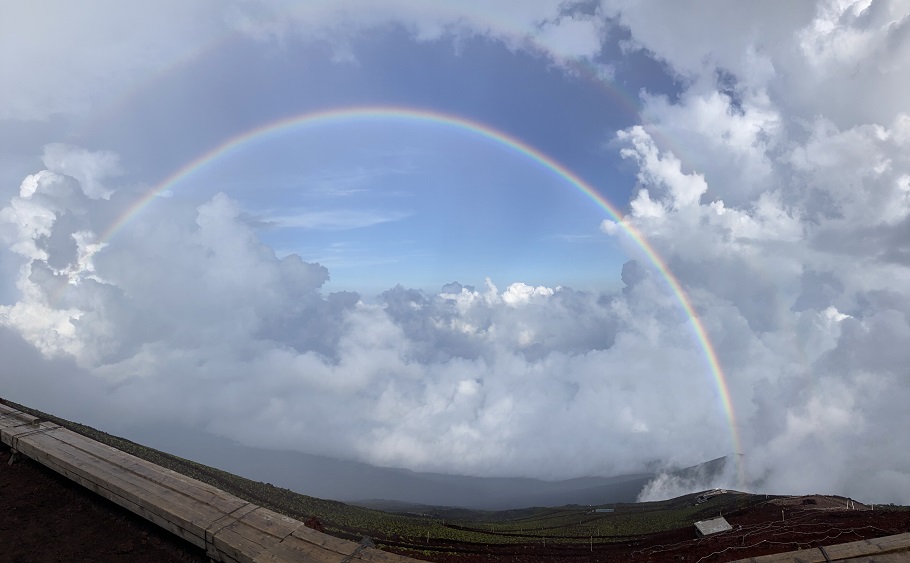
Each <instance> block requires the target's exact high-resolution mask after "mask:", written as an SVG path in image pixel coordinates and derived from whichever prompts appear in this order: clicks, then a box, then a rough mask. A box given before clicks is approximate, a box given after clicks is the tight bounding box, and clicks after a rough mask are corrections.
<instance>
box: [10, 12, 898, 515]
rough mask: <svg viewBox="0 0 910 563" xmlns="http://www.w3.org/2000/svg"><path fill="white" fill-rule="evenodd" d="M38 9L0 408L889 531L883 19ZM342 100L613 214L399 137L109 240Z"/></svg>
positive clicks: (283, 149)
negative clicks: (623, 487) (768, 504)
mask: <svg viewBox="0 0 910 563" xmlns="http://www.w3.org/2000/svg"><path fill="white" fill-rule="evenodd" d="M52 4H53V8H52V9H50V8H47V7H45V6H44V5H42V6H38V7H36V6H37V5H35V4H33V3H7V4H6V5H4V7H3V10H4V13H3V17H2V18H0V52H3V53H15V54H16V55H15V56H11V57H5V58H0V83H2V84H3V85H4V88H2V89H0V243H2V244H0V352H2V357H3V358H4V360H5V362H6V363H7V364H8V365H9V366H12V367H10V368H8V370H7V371H2V369H0V396H4V397H8V398H11V399H14V400H17V401H20V402H23V403H26V404H29V405H31V406H34V407H36V408H41V409H44V410H47V411H51V412H54V413H55V414H59V415H62V416H68V417H70V418H73V419H76V420H80V421H82V422H85V423H88V424H92V425H94V426H97V427H99V428H104V429H106V430H109V431H112V432H114V433H117V434H119V435H125V436H130V435H142V436H148V435H160V436H161V437H162V440H166V438H167V436H168V435H169V433H170V432H171V430H165V427H166V428H168V429H172V428H174V427H175V426H177V427H185V428H187V429H188V430H192V431H193V432H192V435H194V436H205V435H217V436H221V437H229V438H230V439H232V440H236V441H238V442H240V443H242V444H244V445H255V446H257V447H266V448H272V449H279V450H280V449H286V450H287V449H289V450H299V451H303V452H307V453H313V454H318V455H328V456H334V457H337V458H342V459H348V460H356V461H360V462H365V463H370V464H374V465H382V466H389V467H400V468H407V469H411V470H418V471H422V470H426V471H439V472H445V473H454V474H462V475H482V476H494V475H495V476H526V477H538V478H545V479H561V478H572V477H579V476H584V475H606V476H609V475H617V474H622V473H634V472H639V471H643V470H649V471H650V470H652V469H653V468H654V467H674V466H676V467H679V466H687V465H692V464H695V463H699V462H702V461H704V460H707V459H713V458H716V457H718V456H722V455H726V454H729V453H732V452H734V451H736V452H737V453H741V454H743V455H742V456H739V457H738V458H737V459H739V460H740V466H739V467H738V468H736V469H738V471H733V472H728V474H725V475H723V476H720V477H719V478H718V479H717V480H715V481H712V482H710V483H707V482H706V483H691V482H689V483H687V482H678V481H674V480H672V479H669V480H666V479H665V480H657V481H655V482H653V483H652V484H650V485H649V486H648V487H646V489H645V490H643V491H642V495H641V497H642V498H659V497H666V496H668V495H672V494H677V493H681V492H686V491H689V490H695V489H704V488H709V487H731V488H744V489H750V490H756V491H764V492H770V493H784V494H789V493H800V494H802V493H806V492H815V493H832V494H833V493H836V494H844V495H847V496H852V497H853V498H858V499H862V500H864V501H874V502H904V503H907V502H910V498H908V497H907V491H910V444H908V443H907V440H910V436H908V435H900V434H899V435H896V436H894V438H893V440H890V441H887V442H886V441H883V440H881V436H882V435H888V436H892V435H894V429H895V428H906V427H910V412H908V410H907V408H906V406H907V404H908V403H910V385H908V383H907V381H908V379H907V375H908V374H907V366H908V365H910V356H908V354H910V348H908V347H907V346H906V345H905V344H906V342H907V340H908V339H910V292H908V291H910V290H908V288H910V267H908V266H910V259H908V257H910V156H908V155H910V114H908V111H907V105H906V96H905V95H904V92H906V91H907V90H908V88H910V41H908V40H907V37H910V23H908V22H910V17H908V15H910V4H908V2H907V0H888V1H881V2H869V1H868V0H816V1H813V2H793V3H774V4H769V3H757V2H723V3H718V2H713V1H711V0H703V1H697V2H693V3H686V4H682V3H678V2H669V1H667V2H662V1H654V2H637V1H635V2H627V1H624V0H598V1H591V2H564V1H560V0H521V1H519V0H497V1H496V2H487V1H477V2H475V1H473V0H464V1H463V2H458V3H455V2H415V1H410V0H388V1H387V2H383V3H381V4H377V3H374V2H366V1H363V0H339V1H337V2H310V1H308V2H286V1H284V0H258V1H256V2H248V1H239V0H238V1H234V0H228V1H222V0H218V1H216V0H199V1H198V2H193V3H187V2H183V1H182V0H160V1H159V2H156V3H142V2H134V3H129V4H126V3H122V2H119V1H116V0H92V1H91V2H88V3H78V4H77V3H71V2H65V1H63V0H60V1H59V2H53V3H52ZM49 14H51V15H49ZM363 105H371V106H373V105H375V106H399V107H405V108H416V109H419V110H423V111H433V112H440V113H444V114H447V115H452V116H457V117H460V118H463V119H468V120H472V121H473V122H476V123H479V124H481V125H482V126H484V127H488V128H492V129H494V130H496V131H500V132H501V133H502V134H504V135H508V136H510V137H512V138H515V139H518V140H519V141H520V142H522V143H525V144H527V145H528V146H530V147H533V148H534V149H535V150H539V151H541V153H542V154H544V155H546V156H547V157H549V158H552V159H554V160H555V161H557V162H558V163H560V164H561V165H562V166H565V167H566V169H567V170H569V171H571V173H573V174H575V175H577V176H578V177H580V178H582V179H583V180H584V181H585V182H587V183H588V184H589V185H590V186H593V188H594V189H595V190H596V192H597V193H598V194H600V195H601V196H603V197H605V198H606V199H607V200H609V201H610V202H612V204H613V205H615V207H616V208H617V210H618V212H619V216H620V217H619V220H618V221H616V220H614V219H615V218H611V217H609V216H608V215H607V214H606V212H605V211H604V210H603V209H602V208H600V207H598V205H596V204H595V202H594V201H593V200H592V199H590V198H589V197H587V196H585V195H584V194H583V193H581V191H580V190H578V189H576V188H575V187H573V186H572V185H570V184H568V183H567V182H566V181H565V179H563V178H560V177H559V176H558V175H556V174H554V173H553V172H552V171H551V170H548V169H547V168H545V167H543V166H542V165H541V164H540V163H539V162H536V161H535V160H534V159H531V158H529V157H528V156H527V155H523V154H521V153H520V152H519V151H515V150H513V149H510V148H508V147H507V146H506V145H504V144H501V143H497V142H494V141H493V140H492V139H491V138H490V137H489V136H483V135H478V134H473V133H471V132H470V131H469V130H467V129H465V128H458V127H450V126H446V125H443V124H440V123H438V122H432V121H417V120H404V119H397V118H389V119H370V120H369V121H356V120H342V121H338V122H320V123H318V124H309V125H307V126H300V127H291V128H286V129H282V130H281V131H279V132H275V133H274V134H272V135H268V136H263V137H260V138H257V139H256V140H255V142H250V143H246V144H244V145H242V146H240V147H238V148H236V149H235V150H233V151H230V152H228V153H226V154H225V156H224V157H223V158H219V159H214V160H212V161H211V162H210V163H209V164H208V165H206V166H204V167H200V168H199V169H197V170H195V171H194V172H193V173H192V174H189V175H186V176H185V177H184V178H183V179H182V180H181V181H180V182H178V183H176V184H174V185H172V186H170V187H169V189H168V190H167V191H165V192H164V193H162V194H161V196H160V197H156V198H154V200H153V201H152V202H151V203H149V204H148V205H146V206H145V207H144V208H142V209H141V211H140V212H139V213H136V214H135V215H134V216H133V217H132V219H131V220H130V221H128V222H127V223H126V224H125V225H124V226H123V227H122V228H121V229H119V230H118V231H117V232H116V233H115V235H114V236H113V237H111V238H109V239H106V240H102V237H103V234H104V233H105V232H107V231H108V229H109V227H110V225H111V224H112V223H113V222H114V221H116V220H117V218H118V217H122V216H123V215H124V214H125V213H128V212H129V210H130V209H132V208H133V206H134V205H135V204H136V202H137V201H140V199H141V198H142V196H143V195H144V194H147V193H148V192H149V190H150V189H152V188H153V187H155V186H157V185H158V184H159V183H161V182H162V181H163V180H164V179H165V178H168V177H170V176H171V175H172V174H173V173H174V172H175V171H176V170H179V169H180V168H181V167H183V166H184V165H186V164H187V163H190V162H194V161H195V160H196V159H198V158H199V157H200V156H201V155H203V154H206V153H207V152H208V151H210V150H212V149H213V148H215V147H218V146H219V145H221V144H222V143H224V142H226V141H228V140H230V139H232V138H235V137H236V136H238V135H241V134H243V133H244V132H247V131H250V130H253V129H256V128H258V127H262V126H264V125H265V124H268V123H272V122H274V121H276V120H280V119H285V118H288V117H290V116H295V115H301V114H304V113H307V112H318V111H325V110H329V109H334V108H343V107H351V106H363ZM626 228H628V229H631V230H633V231H634V232H636V233H638V234H639V235H640V237H641V240H643V241H645V242H644V243H645V244H647V245H648V246H649V247H650V248H651V249H652V250H653V253H654V256H656V257H657V261H658V262H660V263H661V264H662V266H660V267H658V264H656V263H654V262H653V261H652V260H650V259H649V258H648V257H647V256H646V255H645V253H643V251H642V247H641V245H640V244H638V243H637V242H636V241H635V240H634V238H633V237H630V236H628V235H627V234H626V233H627V232H628V231H627V229H626ZM670 279H672V280H674V283H673V284H672V285H671V284H670V283H669V282H670ZM452 282H458V283H457V284H455V283H452ZM690 312H691V313H692V314H690ZM715 357H716V358H717V362H716V363H715V362H714V358H715ZM7 359H9V360H8V361H7ZM47 389H55V390H58V391H57V392H55V393H48V392H47ZM579 429H582V430H579ZM818 459H825V460H827V469H828V470H827V471H826V472H824V474H817V472H807V471H805V468H806V467H814V466H815V465H816V464H817V460H818ZM201 461H205V460H201Z"/></svg>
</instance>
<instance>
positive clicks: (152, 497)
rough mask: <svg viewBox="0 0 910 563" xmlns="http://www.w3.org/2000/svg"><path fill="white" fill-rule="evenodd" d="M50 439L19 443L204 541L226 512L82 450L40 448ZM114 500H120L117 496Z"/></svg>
mask: <svg viewBox="0 0 910 563" xmlns="http://www.w3.org/2000/svg"><path fill="white" fill-rule="evenodd" d="M48 439H49V437H48V436H47V435H45V434H36V435H33V436H29V437H26V438H23V440H21V441H20V442H19V446H20V451H21V452H22V453H24V454H25V455H28V456H29V457H32V458H34V459H36V460H37V461H39V462H41V463H44V464H45V465H48V466H49V467H51V468H52V469H55V470H57V468H64V469H66V470H67V471H68V472H70V473H72V474H75V475H78V476H79V477H80V478H81V479H82V480H83V481H82V484H85V482H91V483H93V484H95V485H97V489H96V488H94V487H92V489H93V490H95V491H96V492H98V493H99V494H101V495H102V496H105V498H110V497H111V495H113V496H116V497H119V498H123V499H125V500H127V501H129V502H130V503H131V504H135V505H138V506H141V507H143V508H144V509H146V510H147V511H149V512H151V513H154V514H156V515H157V516H159V517H160V518H162V519H164V520H167V521H168V522H171V523H173V524H174V525H176V526H178V527H180V528H182V529H184V530H186V531H188V532H189V533H191V534H192V535H193V536H196V537H198V538H200V540H201V541H202V542H204V541H205V529H206V528H208V527H209V526H210V525H211V524H212V523H213V522H214V521H216V520H218V519H219V518H220V517H222V516H223V513H221V512H219V511H217V510H215V509H213V508H212V507H209V506H206V505H201V504H199V503H195V502H193V500H192V499H187V498H181V496H180V495H178V494H175V493H174V492H173V491H171V490H170V489H165V488H163V487H157V488H156V487H154V484H152V483H149V482H141V483H135V482H131V481H130V480H129V475H130V474H128V473H123V472H119V471H118V469H117V467H116V466H112V465H111V464H105V463H104V461H103V460H99V459H97V458H92V457H91V456H87V455H85V454H84V453H82V452H79V450H74V451H67V449H66V448H64V447H57V448H53V447H52V448H51V449H50V451H43V450H42V449H40V446H41V442H42V441H47V440H48ZM51 444H52V446H54V445H57V446H60V445H61V443H60V442H56V444H54V442H53V441H52V442H51ZM45 445H46V444H45ZM80 453H81V454H82V455H81V456H80ZM124 477H126V479H124ZM111 500H114V501H115V502H116V499H113V498H111ZM172 531H173V530H172Z"/></svg>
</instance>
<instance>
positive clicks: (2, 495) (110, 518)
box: [0, 446, 910, 563]
mask: <svg viewBox="0 0 910 563" xmlns="http://www.w3.org/2000/svg"><path fill="white" fill-rule="evenodd" d="M9 455H10V452H9V449H8V448H6V447H5V446H0V560H2V561H4V562H5V561H10V562H45V561H48V562H50V561H66V562H69V561H86V562H87V561H92V562H95V561H101V562H104V561H122V562H138V563H153V562H154V563H157V562H171V561H181V562H200V563H207V562H208V558H207V557H205V554H204V553H203V551H202V550H201V549H198V548H196V547H194V546H192V545H190V544H188V543H186V542H184V541H183V540H181V539H179V538H177V537H176V536H174V535H172V534H170V533H169V532H166V531H164V530H162V529H161V528H158V527H157V526H154V525H152V524H150V523H149V522H147V521H146V520H144V519H142V518H140V517H138V516H135V515H134V514H132V513H130V512H129V511H126V510H124V509H122V508H120V507H119V506H117V505H115V504H113V503H111V502H109V501H107V500H105V499H103V498H101V497H99V496H97V495H94V494H92V493H90V492H89V491H87V490H86V489H84V488H82V487H81V486H80V485H78V484H76V483H73V482H72V481H69V480H68V479H66V478H64V477H61V476H60V475H58V474H56V473H54V472H53V471H51V470H49V469H47V468H45V467H43V466H41V465H40V464H38V463H36V462H33V461H31V460H29V459H27V458H21V459H20V461H19V462H17V463H15V464H13V465H11V466H10V465H7V461H8V460H9ZM843 503H844V501H843V500H842V499H838V498H836V497H835V498H832V497H821V496H814V497H794V498H788V499H776V500H770V501H767V502H763V503H761V504H759V505H757V506H752V507H750V508H747V509H744V510H743V511H741V512H739V513H736V512H734V513H731V514H725V517H726V518H727V520H728V521H729V522H730V524H731V525H732V526H733V528H734V529H733V531H731V532H726V533H723V534H718V535H716V536H711V537H707V538H697V537H696V536H695V530H694V528H692V527H687V528H683V529H679V530H673V531H669V532H664V533H660V534H652V535H647V536H641V537H630V538H628V539H627V540H624V541H618V542H616V543H613V544H610V545H601V546H598V545H596V544H595V546H594V549H593V551H591V548H590V547H589V546H588V545H586V544H581V545H578V544H576V545H574V546H560V547H554V546H552V545H550V546H547V547H544V546H543V545H541V543H539V542H534V543H528V544H525V545H521V544H519V545H514V544H513V545H500V546H493V545H471V544H465V543H452V544H448V545H446V546H434V547H436V548H441V549H442V550H444V551H441V552H437V553H429V554H428V552H419V553H418V552H408V551H406V550H401V551H400V552H401V553H405V554H407V555H411V556H414V557H418V558H420V559H430V560H433V561H439V562H445V563H450V562H459V563H463V562H470V563H475V562H481V561H483V562H490V561H497V562H504V563H525V562H528V563H531V562H547V561H559V562H562V563H581V562H585V563H587V562H594V561H603V562H627V561H643V562H644V561H653V562H659V561H687V562H700V561H704V562H717V561H730V560H733V559H739V558H744V557H752V556H756V555H766V554H769V553H779V552H783V551H791V550H796V549H811V548H814V547H816V546H818V545H824V546H827V545H834V544H838V543H845V542H850V541H856V540H859V539H868V538H875V537H881V536H887V535H892V534H899V533H902V532H908V531H910V511H908V510H907V509H906V508H902V509H899V510H894V509H892V510H886V509H884V510H883V509H882V508H883V507H876V510H874V511H873V510H870V507H868V506H864V505H859V504H857V505H856V506H857V508H858V510H846V509H844V508H842V506H843ZM782 510H783V511H784V514H783V515H782V514H781V511H782ZM782 518H783V519H782ZM382 543H386V542H382ZM388 543H394V542H388ZM446 552H448V553H446Z"/></svg>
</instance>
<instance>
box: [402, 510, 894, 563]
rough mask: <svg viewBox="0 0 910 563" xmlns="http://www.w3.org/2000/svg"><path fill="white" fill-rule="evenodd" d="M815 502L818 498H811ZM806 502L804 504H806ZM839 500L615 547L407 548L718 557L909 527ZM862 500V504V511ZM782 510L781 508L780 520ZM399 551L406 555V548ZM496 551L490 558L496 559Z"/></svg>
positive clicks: (748, 514) (590, 558) (476, 556)
mask: <svg viewBox="0 0 910 563" xmlns="http://www.w3.org/2000/svg"><path fill="white" fill-rule="evenodd" d="M813 501H814V504H812V502H813ZM804 502H806V503H807V504H803V503H804ZM838 506H839V507H843V506H844V502H843V501H842V500H839V499H837V498H836V497H835V498H831V497H821V496H814V497H794V498H789V499H779V500H771V501H768V502H764V503H762V504H759V505H757V506H752V507H750V508H747V509H744V510H743V511H741V512H739V513H732V514H726V515H725V518H726V519H727V521H728V522H729V523H730V525H731V526H733V531H730V532H725V533H721V534H717V535H714V536H710V537H705V538H698V537H696V533H695V528H694V527H686V528H683V529H679V530H673V531H669V532H663V533H659V534H651V535H647V536H642V537H638V538H634V539H633V538H630V539H629V540H627V541H620V542H616V543H613V544H610V545H603V546H598V545H597V544H595V545H594V549H593V551H592V550H591V548H590V547H589V546H588V545H576V546H574V547H568V546H563V547H559V548H554V547H552V546H549V547H547V548H544V547H543V546H542V545H541V543H539V542H535V543H529V544H525V545H508V546H486V545H485V546H471V545H467V544H462V545H460V546H453V547H455V549H456V550H457V551H458V552H452V553H449V554H443V553H439V554H431V555H427V554H425V553H423V554H418V553H408V554H409V555H414V556H416V557H421V558H426V559H430V560H433V561H439V562H445V563H453V562H459V563H465V562H471V563H474V562H481V561H484V562H489V561H496V562H508V563H519V562H521V563H525V562H527V563H531V562H548V561H559V562H561V563H582V562H585V563H587V562H594V561H601V562H627V561H642V562H646V561H653V562H660V561H687V562H712V563H713V562H720V561H731V560H735V559H741V558H745V557H755V556H759V555H768V554H771V553H781V552H786V551H795V550H798V549H812V548H815V547H817V546H819V545H821V546H829V545H834V544H838V543H846V542H852V541H857V540H861V539H869V538H877V537H882V536H889V535H893V534H900V533H904V532H910V511H908V509H907V508H906V507H904V508H900V509H891V510H883V509H882V507H876V509H875V510H874V511H873V510H871V509H870V507H868V506H864V505H859V504H857V505H856V506H857V508H858V510H846V509H844V508H832V507H838ZM861 506H862V508H864V509H859V508H860V507H861ZM781 510H783V511H784V514H783V520H782V515H781ZM401 553H407V552H405V551H401ZM491 555H492V557H491Z"/></svg>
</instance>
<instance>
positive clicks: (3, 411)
mask: <svg viewBox="0 0 910 563" xmlns="http://www.w3.org/2000/svg"><path fill="white" fill-rule="evenodd" d="M0 416H4V417H6V416H12V417H14V418H18V419H19V420H22V421H25V422H32V423H33V422H35V420H37V418H38V417H35V416H32V415H30V414H26V413H24V412H22V411H20V410H18V409H14V408H13V407H8V406H6V405H4V404H0Z"/></svg>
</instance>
